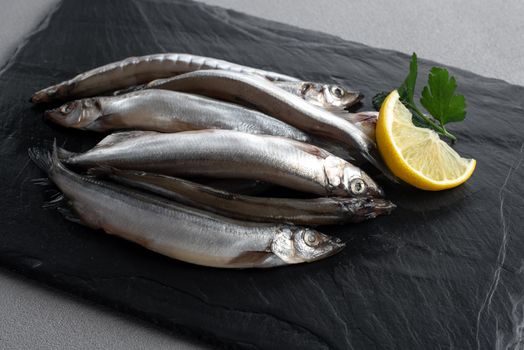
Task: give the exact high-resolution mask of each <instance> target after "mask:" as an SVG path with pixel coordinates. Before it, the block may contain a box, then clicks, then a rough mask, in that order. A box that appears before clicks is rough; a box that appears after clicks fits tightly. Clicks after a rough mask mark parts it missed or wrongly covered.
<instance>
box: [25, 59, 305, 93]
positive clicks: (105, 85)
mask: <svg viewBox="0 0 524 350" xmlns="http://www.w3.org/2000/svg"><path fill="white" fill-rule="evenodd" d="M200 69H217V70H230V71H234V72H240V73H244V74H253V75H258V76H261V77H264V78H266V79H268V80H272V81H298V79H296V78H293V77H290V76H287V75H284V74H279V73H275V72H270V71H265V70H261V69H256V68H251V67H247V66H242V65H239V64H236V63H232V62H228V61H224V60H219V59H216V58H211V57H203V56H196V55H191V54H184V53H164V54H154V55H147V56H140V57H129V58H126V59H124V60H122V61H117V62H113V63H109V64H106V65H103V66H100V67H97V68H94V69H92V70H89V71H87V72H84V73H81V74H79V75H77V76H76V77H74V78H72V79H70V80H66V81H63V82H61V83H59V84H56V85H53V86H50V87H47V88H45V89H42V90H40V91H37V92H36V93H34V94H33V96H32V98H31V101H32V102H33V103H46V102H50V101H55V100H68V99H73V98H79V97H89V96H96V95H101V94H103V93H105V92H108V91H114V90H117V89H122V88H127V87H129V86H133V85H139V84H143V83H147V82H150V81H152V80H154V79H160V78H167V77H172V76H175V75H179V74H183V73H187V72H192V71H195V70H200Z"/></svg>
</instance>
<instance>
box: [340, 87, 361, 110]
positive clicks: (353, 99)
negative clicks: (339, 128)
mask: <svg viewBox="0 0 524 350" xmlns="http://www.w3.org/2000/svg"><path fill="white" fill-rule="evenodd" d="M347 94H348V95H349V96H348V97H347V99H346V101H345V102H344V106H345V108H347V107H351V106H353V105H356V104H357V103H359V102H360V101H362V100H363V99H364V97H365V95H364V94H362V93H360V91H356V90H355V91H348V92H347Z"/></svg>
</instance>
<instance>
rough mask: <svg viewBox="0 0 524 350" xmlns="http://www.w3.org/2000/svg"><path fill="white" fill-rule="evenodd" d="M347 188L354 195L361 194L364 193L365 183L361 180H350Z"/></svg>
mask: <svg viewBox="0 0 524 350" xmlns="http://www.w3.org/2000/svg"><path fill="white" fill-rule="evenodd" d="M349 186H350V188H351V192H352V193H354V194H362V193H364V192H365V191H366V183H365V182H364V180H362V179H354V180H351V183H350V184H349Z"/></svg>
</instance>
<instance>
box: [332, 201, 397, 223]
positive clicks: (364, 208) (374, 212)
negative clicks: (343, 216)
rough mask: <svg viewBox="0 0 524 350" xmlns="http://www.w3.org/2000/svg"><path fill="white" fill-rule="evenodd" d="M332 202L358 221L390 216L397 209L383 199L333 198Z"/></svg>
mask: <svg viewBox="0 0 524 350" xmlns="http://www.w3.org/2000/svg"><path fill="white" fill-rule="evenodd" d="M333 200H335V201H338V203H340V206H341V207H342V209H343V210H344V211H345V212H347V213H348V216H351V217H354V218H360V219H359V221H363V220H368V219H374V218H376V217H377V216H380V215H387V214H391V212H392V211H393V210H394V209H395V208H396V207H397V206H396V205H395V204H393V203H392V202H391V201H389V200H387V199H384V198H333Z"/></svg>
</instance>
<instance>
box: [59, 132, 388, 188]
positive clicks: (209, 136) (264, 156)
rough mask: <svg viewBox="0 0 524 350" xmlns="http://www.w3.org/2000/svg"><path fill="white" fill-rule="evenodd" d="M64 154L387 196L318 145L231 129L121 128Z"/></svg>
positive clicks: (69, 160) (172, 171) (69, 159)
mask: <svg viewBox="0 0 524 350" xmlns="http://www.w3.org/2000/svg"><path fill="white" fill-rule="evenodd" d="M66 152H67V151H62V152H61V156H62V159H63V160H64V162H65V163H66V164H71V165H77V166H82V167H94V166H99V165H100V166H104V165H105V166H111V167H115V168H120V169H130V170H143V171H151V172H155V173H161V174H164V175H175V176H203V177H215V178H230V179H250V180H260V181H265V182H269V183H273V184H277V185H281V186H284V187H289V188H292V189H295V190H299V191H304V192H310V193H316V194H319V195H328V196H341V197H353V196H354V197H370V196H371V197H376V196H382V195H383V193H382V190H381V189H380V187H379V186H378V185H377V184H376V183H375V182H374V181H373V180H372V179H371V178H370V177H369V176H368V175H367V174H366V173H364V172H363V171H362V170H361V169H359V168H357V167H356V166H354V165H352V164H351V163H348V162H346V161H345V160H343V159H341V158H338V157H335V156H333V155H332V154H331V153H329V152H327V151H325V150H323V149H321V148H318V147H316V146H313V145H310V144H307V143H302V142H298V141H294V140H290V139H286V138H282V137H276V136H267V135H251V134H246V133H242V132H238V131H232V130H202V131H186V132H180V133H174V134H161V133H156V132H152V131H133V132H121V133H116V134H112V135H109V136H107V137H106V138H104V139H103V140H102V141H101V142H100V143H99V144H98V145H97V146H95V147H94V148H93V149H91V150H89V151H87V152H85V153H80V154H67V153H66Z"/></svg>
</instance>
